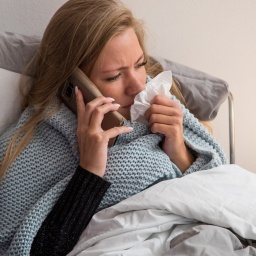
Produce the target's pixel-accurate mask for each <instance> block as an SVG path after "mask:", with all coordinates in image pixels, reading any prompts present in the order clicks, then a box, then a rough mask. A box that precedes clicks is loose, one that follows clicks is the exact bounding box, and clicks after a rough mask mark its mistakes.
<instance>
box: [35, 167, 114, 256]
mask: <svg viewBox="0 0 256 256" xmlns="http://www.w3.org/2000/svg"><path fill="white" fill-rule="evenodd" d="M109 186H110V183H109V182H107V181H105V180H104V179H102V178H101V177H99V176H97V175H95V174H93V173H91V172H89V171H86V170H84V169H83V168H81V167H80V166H78V168H77V170H76V172H75V174H74V175H73V177H72V179H71V180H70V182H69V184H68V185H67V187H66V189H65V191H64V192H63V194H62V195H61V197H60V198H59V200H58V201H57V203H56V204H55V206H54V207H53V209H52V211H51V212H50V213H49V215H48V216H47V218H46V219H45V221H44V222H43V224H42V226H41V228H40V229H39V231H38V233H37V235H36V237H35V238H34V241H33V244H32V248H31V252H30V254H31V255H56V256H57V255H58V256H60V255H66V254H67V253H68V252H69V251H71V250H72V249H73V247H74V245H75V244H76V242H77V241H78V239H79V237H80V235H81V233H82V232H83V230H84V229H85V228H86V226H87V225H88V223H89V221H90V220H91V218H92V216H93V214H94V213H95V211H96V209H97V207H98V205H99V203H100V201H101V199H102V197H103V195H104V194H105V192H106V190H107V189H108V187H109Z"/></svg>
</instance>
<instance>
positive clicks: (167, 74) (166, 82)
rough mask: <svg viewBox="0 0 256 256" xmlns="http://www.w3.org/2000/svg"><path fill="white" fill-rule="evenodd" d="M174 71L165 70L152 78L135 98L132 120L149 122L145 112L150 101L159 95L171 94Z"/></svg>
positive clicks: (132, 107)
mask: <svg viewBox="0 0 256 256" xmlns="http://www.w3.org/2000/svg"><path fill="white" fill-rule="evenodd" d="M171 87H172V71H170V70H169V71H164V72H162V73H160V74H159V75H157V76H156V77H155V78H153V79H152V80H150V81H149V82H148V83H147V84H146V86H145V89H144V90H143V91H141V92H140V93H138V94H137V95H136V96H135V98H134V104H133V105H132V106H131V121H137V122H142V123H145V124H147V123H148V122H147V121H146V119H145V118H144V113H145V112H146V110H147V109H148V108H149V106H150V102H151V101H152V99H153V98H154V97H155V96H156V95H157V94H160V95H166V96H168V97H170V96H171V93H170V89H171Z"/></svg>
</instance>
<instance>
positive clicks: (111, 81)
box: [90, 28, 146, 120]
mask: <svg viewBox="0 0 256 256" xmlns="http://www.w3.org/2000/svg"><path fill="white" fill-rule="evenodd" d="M145 64H146V63H145V59H144V53H143V51H142V49H141V47H140V44H139V41H138V38H137V36H136V34H135V32H134V30H133V29H131V28H130V29H127V30H126V31H125V32H123V33H122V34H120V35H117V36H115V37H113V38H112V39H111V40H110V41H109V42H108V43H107V44H106V46H105V47H104V48H103V50H102V52H101V53H100V55H99V57H98V59H97V61H96V63H95V65H94V67H93V69H92V72H91V75H90V79H91V80H92V81H93V82H94V84H95V85H96V86H97V87H98V89H99V90H100V92H101V93H102V94H103V95H104V96H106V97H111V98H114V99H115V103H118V104H120V105H121V106H120V108H119V110H118V112H119V113H120V114H122V115H123V116H124V117H125V118H126V119H128V120H129V119H130V107H131V105H132V104H133V102H134V97H135V96H136V94H138V93H139V92H140V91H142V90H143V89H144V87H145V83H146V70H145Z"/></svg>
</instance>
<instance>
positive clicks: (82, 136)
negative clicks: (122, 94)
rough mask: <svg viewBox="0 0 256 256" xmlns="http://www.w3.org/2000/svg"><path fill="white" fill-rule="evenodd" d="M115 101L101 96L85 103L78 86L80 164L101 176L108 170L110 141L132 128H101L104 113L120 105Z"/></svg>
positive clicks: (116, 108)
mask: <svg viewBox="0 0 256 256" xmlns="http://www.w3.org/2000/svg"><path fill="white" fill-rule="evenodd" d="M113 101H114V99H112V98H106V97H103V96H101V97H98V98H96V99H94V100H92V101H91V102H89V103H87V104H86V105H85V104H84V100H83V96H82V93H81V92H80V90H78V88H76V102H77V119H78V126H77V139H78V146H79V151H80V166H81V167H82V168H84V169H86V170H88V171H90V172H93V173H94V174H96V175H98V176H101V177H103V175H104V174H105V170H106V164H107V149H108V141H109V140H110V139H111V138H114V137H116V136H118V135H120V134H123V133H127V132H130V131H131V130H132V128H131V127H125V126H120V127H114V128H111V129H109V130H106V131H104V130H103V129H102V128H101V122H102V120H103V117H104V115H105V114H106V113H107V112H109V111H115V110H118V108H119V107H120V105H119V104H113V103H112V102H113Z"/></svg>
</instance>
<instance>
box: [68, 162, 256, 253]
mask: <svg viewBox="0 0 256 256" xmlns="http://www.w3.org/2000/svg"><path fill="white" fill-rule="evenodd" d="M255 209H256V174H254V173H252V172H249V171H247V170H245V169H243V168H241V167H240V166H238V165H222V166H219V167H217V168H213V169H210V170H207V171H200V172H196V173H193V174H190V175H187V176H185V177H183V178H177V179H173V180H168V181H163V182H160V183H158V184H156V185H154V186H152V187H150V188H148V189H146V190H144V191H143V192H141V193H139V194H137V195H135V196H133V197H130V198H128V199H126V200H124V201H122V202H120V203H119V204H116V205H114V206H112V207H110V208H107V209H105V210H103V211H101V212H98V213H97V214H96V215H95V216H94V217H93V219H92V220H91V222H90V224H89V225H88V227H87V228H86V229H85V231H84V232H83V234H82V235H81V237H80V240H79V242H78V243H77V245H76V246H75V248H74V249H73V250H72V251H71V252H70V253H69V254H68V255H69V256H71V255H86V256H92V255H93V256H95V255H143V256H147V255H150V256H151V255H154V256H157V255H182V253H183V255H184V253H185V252H186V250H188V251H189V254H186V253H185V255H256V248H254V247H253V246H247V247H246V248H245V246H244V245H243V242H241V241H245V243H247V241H251V240H256V217H255ZM238 237H240V238H244V239H245V240H243V239H242V240H240V239H238ZM210 245H211V246H210ZM202 252H204V253H203V254H200V253H202ZM218 253H219V254H218ZM223 253H224V254H223Z"/></svg>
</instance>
